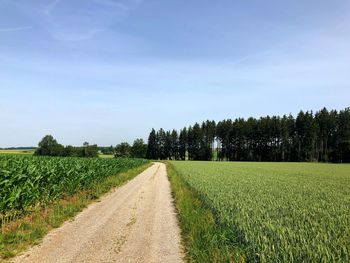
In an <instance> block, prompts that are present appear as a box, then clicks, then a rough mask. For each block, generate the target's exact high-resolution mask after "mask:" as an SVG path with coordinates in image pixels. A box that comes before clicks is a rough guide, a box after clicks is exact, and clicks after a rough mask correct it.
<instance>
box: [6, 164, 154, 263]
mask: <svg viewBox="0 0 350 263" xmlns="http://www.w3.org/2000/svg"><path fill="white" fill-rule="evenodd" d="M151 165H152V164H151V163H148V164H146V165H143V166H140V167H137V168H134V169H130V170H128V171H126V172H123V173H119V174H116V175H114V176H109V177H107V178H106V179H105V180H103V181H102V182H99V183H96V184H94V185H92V186H91V188H89V189H87V190H84V191H79V192H77V193H76V194H74V195H72V196H66V197H65V198H62V199H61V200H58V201H56V202H54V203H51V204H49V205H46V206H43V207H42V206H37V207H34V208H32V210H31V211H29V212H28V213H27V214H26V215H24V216H22V217H21V218H19V219H16V220H12V219H11V218H10V219H9V220H8V221H9V222H2V224H1V225H2V227H1V229H0V262H1V261H2V260H5V259H8V258H11V257H14V256H15V255H17V254H19V253H20V252H22V251H24V250H26V249H27V248H29V247H30V246H32V245H36V244H38V243H40V241H41V239H42V238H43V237H44V236H45V235H46V234H47V233H48V232H49V231H50V230H51V229H53V228H57V227H59V226H61V225H62V223H64V222H65V221H67V220H68V219H72V218H73V217H74V216H75V215H76V214H77V213H79V212H81V211H82V210H83V209H84V208H85V207H86V206H87V205H89V204H91V203H92V202H94V201H95V200H96V199H98V198H99V197H101V196H102V195H103V194H105V193H108V192H109V191H110V190H111V189H112V188H114V187H119V186H121V185H123V184H124V183H126V182H127V181H129V180H131V179H133V178H134V177H135V176H136V175H138V174H139V173H141V172H142V171H144V170H145V169H147V168H148V167H150V166H151ZM0 220H3V219H1V218H0Z"/></svg>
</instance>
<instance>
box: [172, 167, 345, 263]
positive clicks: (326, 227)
mask: <svg viewBox="0 0 350 263" xmlns="http://www.w3.org/2000/svg"><path fill="white" fill-rule="evenodd" d="M172 165H173V166H174V169H175V170H176V172H178V173H179V174H180V175H181V177H182V179H183V180H184V181H185V182H186V184H188V186H189V187H190V188H191V189H192V190H193V192H195V193H197V194H198V196H199V197H200V199H201V201H202V202H203V203H204V204H205V205H206V206H207V207H209V208H210V209H211V210H212V211H213V213H214V215H215V217H216V221H217V225H218V226H220V227H221V228H223V229H225V231H226V232H227V233H231V235H232V236H231V238H232V242H234V243H235V244H236V245H237V246H239V247H241V248H242V249H243V250H244V251H245V254H246V257H247V260H248V261H260V262H349V261H350V213H349V205H350V184H349V179H350V174H349V171H350V167H349V165H334V164H314V163H218V162H172ZM180 213H181V211H180Z"/></svg>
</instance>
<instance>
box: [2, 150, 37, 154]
mask: <svg viewBox="0 0 350 263" xmlns="http://www.w3.org/2000/svg"><path fill="white" fill-rule="evenodd" d="M34 152H35V150H33V149H21V150H0V154H23V155H33V154H34Z"/></svg>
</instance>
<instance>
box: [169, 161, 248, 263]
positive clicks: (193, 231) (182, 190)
mask: <svg viewBox="0 0 350 263" xmlns="http://www.w3.org/2000/svg"><path fill="white" fill-rule="evenodd" d="M166 166H167V173H168V177H169V180H170V183H171V190H172V194H173V197H174V200H175V206H176V209H177V212H178V218H179V222H180V227H181V235H182V240H183V245H184V248H185V253H186V258H185V259H186V261H187V262H203V263H204V262H205V263H206V262H213V263H214V262H245V258H244V256H243V252H242V250H240V249H239V246H238V245H237V244H235V243H234V241H233V240H232V236H231V234H232V233H229V232H227V229H225V228H222V227H220V226H219V225H218V224H217V223H216V221H215V216H214V214H213V213H212V211H211V210H210V209H209V208H207V207H206V206H205V204H203V202H202V201H201V200H200V198H199V196H198V195H197V194H196V193H195V192H194V191H192V190H191V189H190V187H189V186H188V185H187V184H186V182H185V181H184V180H183V179H182V177H181V175H180V174H179V173H178V172H177V171H176V170H175V169H174V167H173V166H172V164H171V163H169V162H166Z"/></svg>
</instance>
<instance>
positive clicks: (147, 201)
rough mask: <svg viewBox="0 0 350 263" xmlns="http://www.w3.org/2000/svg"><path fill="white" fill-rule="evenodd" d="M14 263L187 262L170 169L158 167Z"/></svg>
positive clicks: (128, 184) (152, 168)
mask: <svg viewBox="0 0 350 263" xmlns="http://www.w3.org/2000/svg"><path fill="white" fill-rule="evenodd" d="M13 262H21V263H25V262H40V263H44V262H123V263H126V262H183V253H182V248H181V245H180V230H179V227H178V223H177V219H176V214H175V209H174V206H173V200H172V197H171V192H170V184H169V181H168V178H167V174H166V167H165V165H164V164H162V163H155V164H154V165H153V166H152V167H150V168H148V169H147V170H145V171H144V172H143V173H141V174H140V175H138V176H137V177H135V178H134V179H133V180H131V181H130V182H129V183H127V184H126V185H124V186H122V187H120V188H118V189H116V190H115V191H114V192H111V193H110V194H108V195H106V196H104V197H103V198H101V199H100V201H99V202H96V203H94V204H92V205H90V206H89V207H88V208H86V209H85V210H84V211H83V212H81V213H80V214H79V215H77V216H76V218H75V219H74V221H69V222H66V223H64V224H63V225H62V226H61V227H60V228H57V229H55V230H53V231H51V232H50V233H49V234H48V235H47V236H46V237H45V238H44V239H43V241H42V243H41V244H40V245H37V246H35V247H33V248H31V249H30V250H29V251H27V252H25V253H24V254H22V255H21V256H18V257H16V258H14V260H13Z"/></svg>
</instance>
